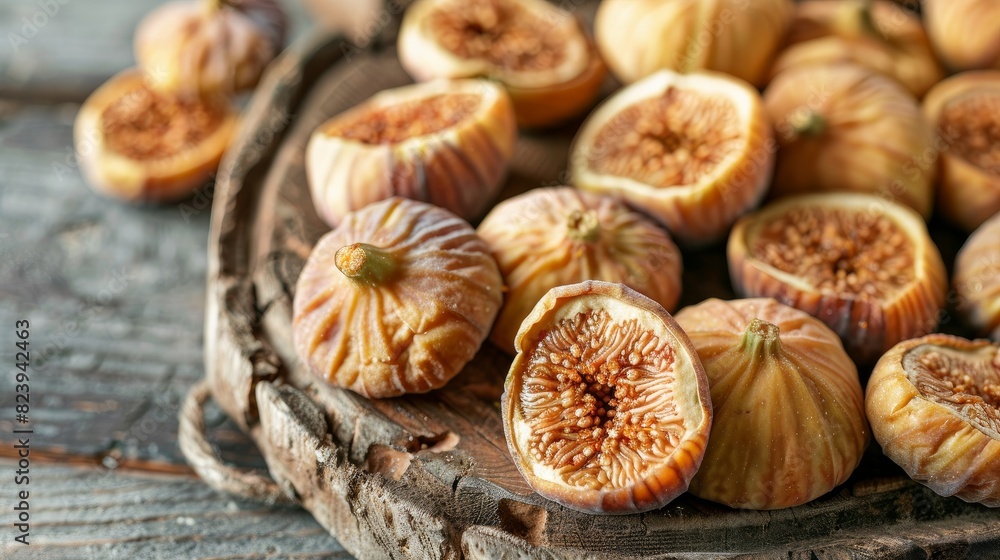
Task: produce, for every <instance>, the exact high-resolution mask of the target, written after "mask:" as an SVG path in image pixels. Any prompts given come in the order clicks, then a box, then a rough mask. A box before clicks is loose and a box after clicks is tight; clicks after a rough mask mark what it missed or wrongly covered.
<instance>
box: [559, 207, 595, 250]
mask: <svg viewBox="0 0 1000 560" xmlns="http://www.w3.org/2000/svg"><path fill="white" fill-rule="evenodd" d="M566 227H567V228H568V229H569V235H570V237H572V238H574V239H576V240H579V241H585V242H587V243H591V242H594V241H597V239H598V238H599V237H600V236H601V222H600V221H599V220H598V219H597V213H596V212H594V211H593V210H588V211H587V212H581V211H579V210H573V212H571V213H570V215H569V217H568V218H567V219H566Z"/></svg>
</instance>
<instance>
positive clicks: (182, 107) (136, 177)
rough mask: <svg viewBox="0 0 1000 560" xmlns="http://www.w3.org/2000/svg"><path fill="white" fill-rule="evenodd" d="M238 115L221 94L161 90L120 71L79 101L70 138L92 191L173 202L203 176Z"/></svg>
mask: <svg viewBox="0 0 1000 560" xmlns="http://www.w3.org/2000/svg"><path fill="white" fill-rule="evenodd" d="M237 119H238V117H237V114H236V110H235V109H234V108H233V107H232V105H231V104H230V103H229V102H228V101H226V100H224V99H221V98H185V97H177V96H175V95H172V94H169V93H164V92H160V91H157V90H154V89H152V88H150V87H148V86H147V84H146V78H145V76H144V75H143V74H142V73H140V72H138V71H134V70H126V71H125V72H122V73H120V74H118V75H117V76H115V77H113V78H111V79H110V80H108V82H107V83H105V84H104V85H102V86H101V87H100V88H98V89H97V90H96V91H95V92H94V93H92V94H91V95H90V97H88V98H87V100H86V101H85V102H84V103H83V105H82V106H81V107H80V111H79V113H77V116H76V122H75V123H74V125H73V136H74V144H75V146H76V153H77V155H78V157H79V160H80V169H81V170H82V172H83V175H84V177H86V179H87V181H88V182H89V183H90V185H91V186H92V187H93V188H94V189H95V190H97V191H99V192H101V193H103V194H106V195H109V196H113V197H116V198H121V199H124V200H127V201H133V202H145V201H148V202H167V201H174V200H179V199H181V198H184V197H186V196H188V195H190V194H191V193H192V192H193V191H194V189H195V188H197V187H199V186H201V185H203V184H204V183H205V182H206V181H207V180H208V179H209V177H210V176H211V174H212V173H213V172H214V171H215V169H216V168H217V167H218V165H219V160H220V159H221V158H222V154H223V152H225V150H226V147H227V146H228V145H229V140H230V138H231V136H232V135H233V133H234V131H235V128H236V123H237Z"/></svg>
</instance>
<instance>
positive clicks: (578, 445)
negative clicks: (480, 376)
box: [500, 281, 712, 513]
mask: <svg viewBox="0 0 1000 560" xmlns="http://www.w3.org/2000/svg"><path fill="white" fill-rule="evenodd" d="M514 345H515V347H516V349H517V357H516V358H515V359H514V363H513V365H511V367H510V373H509V374H508V375H507V380H506V381H505V383H504V393H503V397H502V399H501V404H500V407H501V411H502V414H503V425H504V434H505V435H506V437H507V446H508V448H509V449H510V454H511V456H512V458H513V459H514V464H515V465H517V468H518V469H519V470H520V471H521V474H522V475H524V478H525V480H527V481H528V484H530V485H531V487H532V488H534V489H535V491H536V492H538V493H539V494H541V495H542V496H544V497H546V498H548V499H550V500H554V501H556V502H559V503H560V504H562V505H564V506H566V507H568V508H571V509H575V510H578V511H582V512H586V513H632V512H639V511H647V510H651V509H656V508H659V507H661V506H663V505H665V504H666V503H668V502H670V501H671V500H673V499H674V498H675V497H677V496H678V495H680V494H681V493H683V492H684V491H685V490H686V489H687V487H688V484H689V482H690V480H691V477H692V476H694V473H695V472H696V471H697V470H698V467H699V465H700V464H701V459H702V456H703V455H704V453H705V445H706V443H707V441H708V432H709V429H710V427H711V423H712V405H711V402H710V401H709V395H708V379H707V378H706V377H705V370H704V369H702V366H701V361H700V360H699V359H698V354H697V352H695V349H694V347H693V346H691V341H690V340H688V337H687V335H685V334H684V331H682V330H681V329H680V327H678V326H677V323H675V322H674V320H673V319H672V318H671V317H670V315H669V314H668V313H667V312H666V311H665V310H664V309H663V307H661V306H660V305H659V304H658V303H656V302H654V301H653V300H651V299H649V298H647V297H646V296H643V295H641V294H639V293H638V292H636V291H634V290H632V289H631V288H628V287H627V286H624V285H621V284H611V283H608V282H597V281H587V282H583V283H581V284H573V285H569V286H560V287H558V288H553V289H552V290H550V291H549V292H548V293H547V294H545V297H543V298H542V300H541V301H540V302H538V305H537V306H535V309H534V310H532V312H531V314H530V315H528V317H527V318H526V319H525V320H524V323H523V324H522V325H521V330H520V331H518V333H517V338H516V340H515V342H514Z"/></svg>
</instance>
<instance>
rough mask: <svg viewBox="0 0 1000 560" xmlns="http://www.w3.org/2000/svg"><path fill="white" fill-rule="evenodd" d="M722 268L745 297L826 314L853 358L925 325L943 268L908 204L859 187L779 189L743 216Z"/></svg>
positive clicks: (933, 315) (920, 331) (939, 292)
mask: <svg viewBox="0 0 1000 560" xmlns="http://www.w3.org/2000/svg"><path fill="white" fill-rule="evenodd" d="M727 255H728V259H729V273H730V275H731V276H732V281H733V287H734V288H735V290H736V292H737V293H738V294H740V295H742V296H744V297H773V298H774V299H776V300H778V301H780V302H782V303H784V304H786V305H791V306H792V307H797V308H799V309H801V310H803V311H805V312H807V313H809V314H810V315H812V316H814V317H816V318H818V319H820V320H821V321H823V322H824V323H826V324H827V325H828V326H829V327H830V328H831V329H833V330H834V332H836V333H837V334H838V335H840V338H841V340H843V342H844V347H845V348H846V350H847V353H848V354H849V355H850V356H851V358H853V359H854V361H855V362H856V363H857V364H858V365H859V366H866V365H871V364H873V363H874V362H875V361H876V360H877V359H878V357H879V356H881V355H882V353H884V352H885V351H886V350H888V349H889V348H892V346H893V345H895V344H896V343H897V342H899V341H901V340H906V339H908V338H913V337H916V336H921V335H924V334H927V333H929V332H933V331H934V329H935V328H937V323H938V320H939V315H940V312H941V308H942V307H943V306H944V302H945V290H946V289H947V275H946V272H945V268H944V263H943V262H942V261H941V255H940V253H938V250H937V247H936V246H935V245H934V242H933V241H931V239H930V236H929V235H928V233H927V226H926V225H925V224H924V221H923V219H921V217H920V215H919V214H917V213H916V212H914V211H913V210H911V209H909V208H907V207H905V206H903V205H900V204H895V203H892V202H888V201H886V200H882V199H881V198H878V197H875V196H871V195H861V194H844V193H837V194H818V195H805V196H798V197H792V198H786V199H783V200H779V201H778V202H775V203H772V204H770V205H768V206H766V207H764V208H763V209H762V210H760V211H758V212H755V213H753V214H751V215H748V216H745V217H744V218H743V219H741V220H740V221H739V222H738V223H737V224H736V226H735V227H733V231H732V234H731V235H730V237H729V245H728V247H727Z"/></svg>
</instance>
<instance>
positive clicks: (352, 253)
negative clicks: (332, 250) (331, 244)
mask: <svg viewBox="0 0 1000 560" xmlns="http://www.w3.org/2000/svg"><path fill="white" fill-rule="evenodd" d="M333 260H334V264H335V265H336V266H337V269H338V270H340V272H342V273H344V276H347V277H348V278H350V279H351V280H354V281H356V282H360V283H362V284H368V285H371V286H375V285H378V284H381V283H383V282H385V281H386V280H388V279H389V278H390V277H391V276H392V274H393V273H394V272H395V271H396V268H397V267H396V260H395V259H394V258H393V256H392V255H391V254H390V253H389V252H387V251H383V250H382V249H379V248H378V247H376V246H374V245H369V244H367V243H354V244H353V245H345V246H343V247H341V248H340V249H337V253H336V254H335V255H334V257H333Z"/></svg>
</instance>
